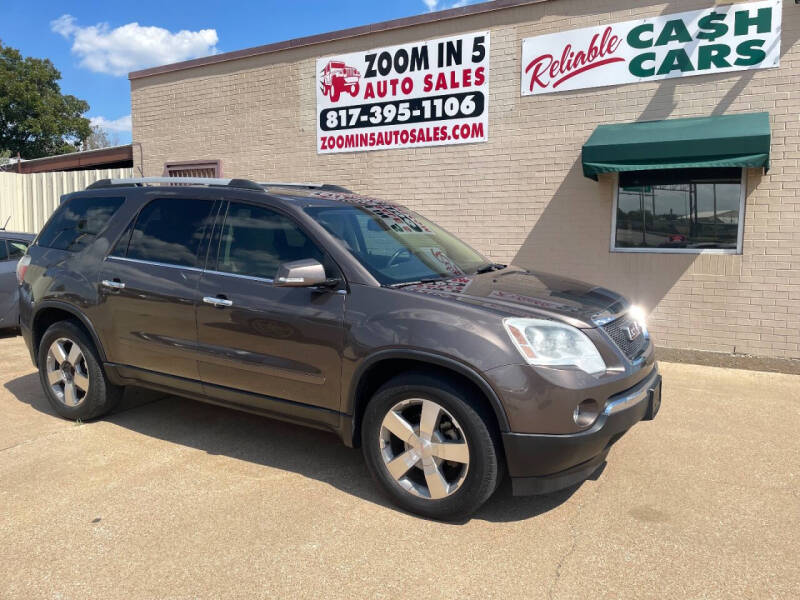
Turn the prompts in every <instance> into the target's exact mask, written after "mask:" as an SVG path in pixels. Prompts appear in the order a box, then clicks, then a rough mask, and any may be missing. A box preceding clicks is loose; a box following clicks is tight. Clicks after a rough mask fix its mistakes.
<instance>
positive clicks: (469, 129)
mask: <svg viewBox="0 0 800 600" xmlns="http://www.w3.org/2000/svg"><path fill="white" fill-rule="evenodd" d="M487 38H488V35H480V34H476V35H467V36H462V37H459V38H451V39H445V40H439V41H436V40H434V41H429V42H423V43H420V44H415V45H411V46H399V47H395V48H387V49H382V50H376V51H370V52H366V53H364V54H363V55H361V56H358V57H354V56H352V55H350V56H343V57H337V58H336V59H326V60H327V62H326V63H325V64H324V65H322V67H321V69H320V70H321V72H322V73H323V75H322V79H323V83H322V88H321V93H322V96H323V100H322V101H323V102H324V103H336V105H335V106H331V107H323V108H322V109H321V110H319V121H318V130H319V142H320V145H319V149H320V151H336V150H359V149H377V148H379V147H403V146H420V145H437V144H444V143H463V142H466V141H471V140H483V139H486V127H485V123H484V122H483V121H482V120H481V117H483V118H485V115H486V113H487V106H486V94H485V88H486V85H487V75H488V73H487V66H488V39H487ZM323 62H325V61H323ZM320 64H321V63H320ZM358 67H361V68H358ZM362 71H363V76H362ZM337 77H338V78H339V79H338V80H337ZM348 78H349V79H348ZM337 81H338V83H337ZM337 85H338V86H339V88H340V90H341V91H337V89H336V88H335V86H337ZM319 98H320V96H319V95H318V103H319ZM340 99H345V100H346V103H342V104H343V105H341V104H339V100H340ZM354 101H360V102H354ZM323 106H324V105H323ZM455 121H460V122H455ZM400 126H402V127H400Z"/></svg>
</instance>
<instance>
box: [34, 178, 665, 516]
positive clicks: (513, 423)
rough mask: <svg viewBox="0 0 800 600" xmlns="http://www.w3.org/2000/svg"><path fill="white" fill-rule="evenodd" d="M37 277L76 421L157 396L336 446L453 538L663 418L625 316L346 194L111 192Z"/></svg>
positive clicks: (654, 382) (168, 186)
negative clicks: (484, 511)
mask: <svg viewBox="0 0 800 600" xmlns="http://www.w3.org/2000/svg"><path fill="white" fill-rule="evenodd" d="M153 184H155V185H153ZM18 276H19V279H20V282H21V288H20V315H21V325H22V331H23V335H24V337H25V341H26V343H27V344H28V347H29V348H30V352H31V357H32V359H33V361H34V363H35V364H36V365H37V366H38V368H39V371H40V374H41V380H42V384H43V386H44V389H45V392H46V393H47V397H48V398H49V400H50V402H51V403H52V405H53V407H54V408H55V409H56V410H57V411H58V413H59V414H61V415H63V416H64V417H67V418H70V419H91V418H94V417H97V416H99V415H102V414H103V413H106V412H108V411H109V410H110V409H111V408H112V407H113V406H114V403H115V402H116V401H117V400H118V399H119V397H120V395H121V392H122V388H123V386H125V385H137V386H145V387H150V388H155V389H159V390H163V391H168V392H170V393H174V394H180V395H183V396H188V397H191V398H196V399H198V400H203V401H206V402H212V403H215V404H221V405H224V406H230V407H233V408H239V409H242V410H246V411H250V412H254V413H257V414H262V415H267V416H271V417H277V418H281V419H286V420H288V421H293V422H296V423H302V424H306V425H311V426H314V427H320V428H324V429H329V430H332V431H334V432H336V433H337V434H338V435H339V436H340V437H341V438H342V440H343V441H344V443H345V444H347V445H349V446H359V445H360V446H361V447H362V448H363V452H364V457H365V458H366V461H367V465H368V466H369V469H370V471H371V473H372V475H373V476H374V478H375V479H376V481H378V483H379V484H380V486H381V487H382V488H383V490H384V491H385V492H386V493H387V494H388V495H389V496H390V497H391V499H392V500H394V501H395V502H396V503H397V504H399V505H400V506H402V507H403V508H405V509H408V510H410V511H413V512H416V513H419V514H422V515H425V516H429V517H434V518H443V519H454V518H463V517H465V516H467V515H469V514H470V513H471V512H473V511H474V510H475V509H477V508H478V507H479V506H480V505H481V504H483V503H484V502H485V501H486V500H487V499H488V498H489V496H491V495H492V493H493V492H494V491H495V489H496V488H497V486H498V485H499V483H500V481H501V479H502V477H503V474H504V472H505V471H507V472H508V474H509V475H510V476H511V478H512V481H513V490H514V493H515V494H541V493H547V492H551V491H553V490H557V489H560V488H564V487H568V486H572V485H575V484H577V483H578V482H580V481H582V480H583V479H585V478H586V477H588V476H589V475H591V474H592V473H593V472H594V471H595V470H596V469H597V468H598V467H599V466H600V464H601V463H602V462H603V461H604V459H605V456H606V454H607V453H608V450H609V448H610V446H611V445H612V444H613V443H614V442H615V441H616V440H618V439H619V438H620V436H621V435H622V434H623V433H625V431H627V430H628V429H629V428H630V427H631V426H632V425H634V424H635V423H637V422H638V421H640V420H642V419H651V418H653V417H654V415H655V413H656V412H657V410H658V407H659V404H660V397H661V396H660V391H661V390H660V388H661V379H660V376H659V375H658V370H657V367H656V363H655V360H654V357H653V346H652V344H651V342H650V339H649V336H648V334H647V330H646V328H645V326H644V323H643V318H642V315H641V314H639V311H637V310H636V309H635V308H632V307H630V306H629V305H628V303H627V302H626V300H625V299H624V298H622V297H621V296H620V295H618V294H616V293H614V292H611V291H609V290H606V289H603V288H600V287H596V286H591V285H586V284H584V283H579V282H577V281H571V280H567V279H563V278H561V277H557V276H555V275H548V274H545V273H536V272H531V271H527V270H525V269H520V268H515V267H505V266H503V265H497V264H494V263H492V262H491V261H489V260H487V259H486V258H484V257H483V256H481V255H480V254H478V253H477V252H476V251H475V250H473V249H472V248H470V247H469V246H467V245H466V244H465V243H463V242H461V241H460V240H459V239H457V238H456V237H454V236H453V235H451V234H449V233H447V232H446V231H444V230H443V229H442V228H440V227H438V226H437V225H435V224H434V223H432V222H431V221H429V220H427V219H425V218H424V217H422V216H420V215H418V214H416V213H414V212H412V211H410V210H408V209H406V208H403V207H402V206H398V205H395V204H391V203H388V202H382V201H379V200H375V199H372V198H367V197H364V196H360V195H357V194H353V193H350V192H348V191H347V190H345V189H343V188H339V187H336V186H326V185H320V186H315V185H303V184H295V185H287V184H256V183H253V182H250V181H246V180H236V179H234V180H221V179H201V180H183V179H179V178H174V179H168V180H163V179H157V178H155V179H153V178H150V179H148V178H145V179H138V180H104V181H101V182H98V183H95V184H93V185H91V186H90V187H89V188H88V189H87V190H85V191H83V192H78V193H74V194H70V195H67V196H65V197H64V198H63V201H62V204H61V206H60V208H59V209H58V210H57V211H56V212H55V214H53V216H52V217H51V218H50V220H49V222H48V223H47V225H45V227H44V229H43V230H42V232H41V233H40V234H39V236H38V237H37V239H36V241H35V242H34V243H33V244H32V245H31V247H30V248H29V250H28V253H27V254H26V255H25V257H24V258H23V259H22V260H21V261H20V264H19V268H18Z"/></svg>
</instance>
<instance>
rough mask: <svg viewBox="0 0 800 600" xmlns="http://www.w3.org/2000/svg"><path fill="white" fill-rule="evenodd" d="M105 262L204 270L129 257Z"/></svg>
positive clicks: (112, 258) (108, 257)
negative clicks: (115, 261) (116, 261)
mask: <svg viewBox="0 0 800 600" xmlns="http://www.w3.org/2000/svg"><path fill="white" fill-rule="evenodd" d="M105 260H120V261H122V262H130V263H136V264H140V265H153V266H154V267H169V268H170V269H185V270H187V271H197V272H202V271H203V269H201V268H199V267H187V266H186V265H175V264H171V263H162V262H157V261H155V260H142V259H139V258H128V257H127V256H106V258H105Z"/></svg>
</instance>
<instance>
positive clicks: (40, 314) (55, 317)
mask: <svg viewBox="0 0 800 600" xmlns="http://www.w3.org/2000/svg"><path fill="white" fill-rule="evenodd" d="M68 320H69V321H76V322H77V323H78V324H79V325H80V326H81V328H82V329H83V330H84V331H85V332H86V334H87V335H88V336H89V338H90V339H91V340H92V343H93V344H94V347H95V349H96V350H97V353H98V355H99V356H100V361H101V362H105V361H106V353H105V350H103V345H102V344H101V343H100V338H98V336H97V332H96V331H95V328H94V326H93V325H92V322H91V321H89V319H88V318H87V317H86V315H84V314H83V313H81V312H80V311H79V310H78V309H77V308H75V307H74V306H72V305H71V304H67V303H66V302H58V301H53V300H49V301H45V302H42V304H41V305H40V306H39V307H38V308H37V309H36V312H35V313H34V315H33V319H32V321H31V332H32V349H33V352H32V354H33V356H34V360H38V356H39V344H40V343H41V341H42V337H43V336H44V333H45V331H47V329H48V328H49V327H50V326H51V325H52V324H53V323H57V322H59V321H68Z"/></svg>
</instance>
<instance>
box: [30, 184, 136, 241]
mask: <svg viewBox="0 0 800 600" xmlns="http://www.w3.org/2000/svg"><path fill="white" fill-rule="evenodd" d="M96 198H101V199H106V200H122V202H121V203H120V205H119V206H117V208H116V209H115V210H114V212H113V213H111V216H110V217H109V218H108V221H106V223H105V225H103V227H102V228H101V229H100V230H99V231H98V232H97V233H96V234H94V239H93V240H92V241H91V242H90V243H89V244H88V245H87V246H84V247H83V248H79V249H76V250H67V249H61V248H56V247H54V246H45V245H43V244H42V243H41V241H42V234H43V233H44V232H45V231H46V230H47V229H48V228H49V227H50V226H51V225H52V224H53V220H54V219H55V218H57V216H58V215H59V214H60V213H61V212H62V211H64V210H66V208H65V207H67V206H69V204H70V203H72V202H74V201H77V200H81V199H96ZM127 200H128V198H127V196H126V195H124V194H121V195H113V196H111V195H109V194H108V192H107V191H106V190H98V193H97V194H80V195H74V196H72V197H70V198H68V199H67V200H64V199H62V200H61V202H60V203H59V205H58V206H57V207H56V209H55V210H54V211H53V212H52V214H51V215H50V216H49V217H48V218H47V220H46V221H45V223H44V225H42V227H41V229H39V233H37V234H36V237H35V238H34V239H33V240H32V241H31V242H28V248H29V249H30V248H31V247H32V246H37V247H39V248H46V249H47V250H56V251H58V252H69V253H71V254H77V253H79V252H83V251H84V250H86V248H88V247H89V246H91V245H92V244H94V242H96V241H97V240H98V239H100V238H101V237H103V236H104V235H105V233H106V231H108V228H109V227H110V226H111V223H112V222H113V221H114V217H116V216H117V213H118V212H119V211H120V209H122V207H123V206H125V203H126V202H127Z"/></svg>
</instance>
